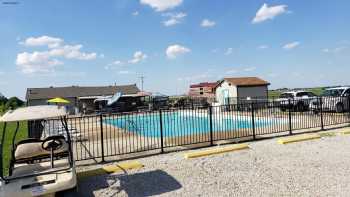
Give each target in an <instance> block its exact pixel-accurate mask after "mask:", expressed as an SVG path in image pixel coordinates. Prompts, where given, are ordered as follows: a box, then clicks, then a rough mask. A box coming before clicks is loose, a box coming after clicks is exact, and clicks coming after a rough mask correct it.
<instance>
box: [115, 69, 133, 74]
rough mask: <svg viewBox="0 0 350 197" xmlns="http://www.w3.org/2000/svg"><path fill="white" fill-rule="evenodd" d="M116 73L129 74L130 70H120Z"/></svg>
mask: <svg viewBox="0 0 350 197" xmlns="http://www.w3.org/2000/svg"><path fill="white" fill-rule="evenodd" d="M118 73H119V74H121V75H126V74H131V72H130V71H128V70H121V71H119V72H118Z"/></svg>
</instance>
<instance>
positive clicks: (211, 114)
mask: <svg viewBox="0 0 350 197" xmlns="http://www.w3.org/2000/svg"><path fill="white" fill-rule="evenodd" d="M212 108H213V107H212V106H209V129H210V146H213V145H214V139H213V109H212Z"/></svg>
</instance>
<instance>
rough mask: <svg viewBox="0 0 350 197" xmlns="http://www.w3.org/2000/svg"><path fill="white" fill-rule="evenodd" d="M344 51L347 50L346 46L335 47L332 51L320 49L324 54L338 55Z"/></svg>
mask: <svg viewBox="0 0 350 197" xmlns="http://www.w3.org/2000/svg"><path fill="white" fill-rule="evenodd" d="M346 49H348V47H347V46H340V47H336V48H334V49H330V48H325V49H322V52H324V53H340V52H342V51H344V50H346Z"/></svg>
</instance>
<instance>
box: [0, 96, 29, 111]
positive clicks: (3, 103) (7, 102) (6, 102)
mask: <svg viewBox="0 0 350 197" xmlns="http://www.w3.org/2000/svg"><path fill="white" fill-rule="evenodd" d="M23 105H24V101H22V100H21V99H19V98H17V97H11V98H6V97H4V96H2V95H1V96H0V113H3V112H6V111H7V110H10V109H16V108H18V107H21V106H23Z"/></svg>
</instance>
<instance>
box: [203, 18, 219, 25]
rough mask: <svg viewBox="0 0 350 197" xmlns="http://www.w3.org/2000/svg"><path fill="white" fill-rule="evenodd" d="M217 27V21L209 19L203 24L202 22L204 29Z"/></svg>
mask: <svg viewBox="0 0 350 197" xmlns="http://www.w3.org/2000/svg"><path fill="white" fill-rule="evenodd" d="M215 25H216V22H215V21H211V20H209V19H204V20H203V21H202V22H201V26H202V27H213V26H215Z"/></svg>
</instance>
